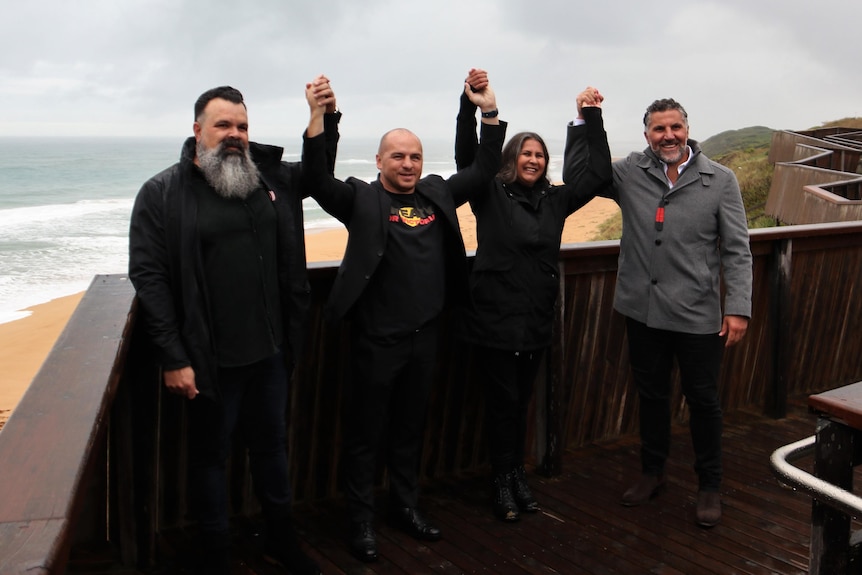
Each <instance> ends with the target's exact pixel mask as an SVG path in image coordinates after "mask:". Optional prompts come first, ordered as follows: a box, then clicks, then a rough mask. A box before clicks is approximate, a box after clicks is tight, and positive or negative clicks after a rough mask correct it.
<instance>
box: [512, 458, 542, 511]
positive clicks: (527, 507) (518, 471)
mask: <svg viewBox="0 0 862 575" xmlns="http://www.w3.org/2000/svg"><path fill="white" fill-rule="evenodd" d="M513 475H514V481H513V485H512V486H513V488H514V496H515V503H517V504H518V509H520V510H521V511H523V512H524V513H536V512H537V511H538V510H539V502H538V501H536V498H535V497H533V492H532V491H531V490H530V486H529V485H527V470H526V469H524V466H523V465H520V466H518V467H516V468H515V471H514V472H513Z"/></svg>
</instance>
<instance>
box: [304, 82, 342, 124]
mask: <svg viewBox="0 0 862 575" xmlns="http://www.w3.org/2000/svg"><path fill="white" fill-rule="evenodd" d="M305 99H306V100H307V101H308V106H309V108H310V109H311V114H312V115H314V113H315V112H325V113H327V114H331V113H333V112H335V110H336V106H335V92H334V91H333V89H332V86H330V85H329V78H327V77H326V76H324V75H323V74H321V75H320V76H318V77H317V78H315V79H314V80H312V81H311V82H309V83H308V84H306V85H305Z"/></svg>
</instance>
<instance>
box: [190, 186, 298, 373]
mask: <svg viewBox="0 0 862 575" xmlns="http://www.w3.org/2000/svg"><path fill="white" fill-rule="evenodd" d="M198 176H200V177H199V178H195V180H196V182H195V185H194V188H195V193H196V195H197V199H198V217H197V227H198V229H197V232H198V238H199V241H200V247H201V257H202V259H203V269H204V274H205V276H206V293H207V296H208V299H209V301H208V303H209V313H210V318H211V320H212V330H213V333H214V335H215V341H216V348H217V351H218V363H219V366H220V367H237V366H242V365H249V364H252V363H255V362H257V361H260V360H262V359H265V358H267V357H270V356H272V355H273V354H275V353H276V352H277V351H278V349H279V347H280V346H281V344H282V342H283V339H284V334H283V326H282V319H281V305H280V301H279V289H278V265H277V255H276V254H277V244H276V238H277V235H276V233H277V220H276V214H275V208H274V207H273V205H272V201H271V200H270V198H269V195H268V194H267V193H266V191H265V190H264V189H263V188H258V189H257V190H255V191H254V192H252V193H251V194H250V195H249V196H248V197H247V198H246V199H245V200H239V199H226V198H223V197H221V196H219V195H218V194H217V193H216V192H215V191H214V190H213V189H212V188H211V187H210V186H209V185H208V184H207V183H206V181H205V180H204V179H203V176H202V175H201V174H198Z"/></svg>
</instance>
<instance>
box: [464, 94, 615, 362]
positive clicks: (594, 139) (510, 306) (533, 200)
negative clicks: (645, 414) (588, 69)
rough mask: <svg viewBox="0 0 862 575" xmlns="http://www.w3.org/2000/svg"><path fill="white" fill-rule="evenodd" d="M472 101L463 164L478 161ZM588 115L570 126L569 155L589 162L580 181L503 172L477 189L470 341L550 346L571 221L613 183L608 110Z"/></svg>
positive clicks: (517, 347)
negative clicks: (530, 179) (510, 178)
mask: <svg viewBox="0 0 862 575" xmlns="http://www.w3.org/2000/svg"><path fill="white" fill-rule="evenodd" d="M470 106H472V104H470V103H469V101H467V102H466V105H465V103H464V101H463V98H462V110H461V113H460V114H459V115H458V124H457V135H456V140H455V141H456V148H455V157H456V164H457V165H458V166H459V167H463V166H465V165H467V164H469V162H471V161H472V156H473V149H474V146H475V138H476V115H475V107H472V109H471V108H470ZM584 117H585V120H586V125H585V126H580V127H578V128H575V129H573V130H571V131H570V132H569V136H568V138H567V140H566V157H567V158H572V159H573V160H574V161H577V162H579V163H581V164H582V165H583V164H586V171H585V172H584V173H583V174H582V175H581V177H579V178H577V180H576V181H574V182H571V181H569V182H567V183H565V184H563V185H549V184H548V182H547V181H545V180H544V179H543V180H541V181H540V182H539V183H537V184H536V185H535V186H534V187H533V189H529V188H526V187H525V186H522V185H521V184H519V183H517V181H516V182H513V183H511V184H507V183H504V182H502V181H501V180H500V178H499V176H498V177H496V178H494V180H493V181H492V182H491V183H490V184H488V185H486V186H484V187H482V188H479V189H477V190H475V191H474V193H473V195H472V197H471V199H470V205H471V207H472V208H473V213H474V214H475V215H476V235H477V241H478V247H477V250H476V257H475V259H474V261H473V268H472V271H471V274H470V301H471V307H470V309H469V310H468V311H467V313H466V314H465V315H464V325H463V326H462V327H463V330H462V335H463V336H464V337H465V339H467V340H468V341H471V342H473V343H476V344H479V345H483V346H485V347H491V348H495V349H503V350H510V351H531V350H536V349H540V348H542V347H545V346H547V345H548V344H549V343H550V341H551V332H552V326H553V320H554V304H555V302H556V300H557V294H558V293H559V289H560V284H559V267H558V265H559V264H558V262H559V255H560V239H561V237H562V233H563V226H564V225H565V221H566V218H567V217H568V216H569V215H570V214H572V213H573V212H574V211H575V210H577V209H579V208H581V207H582V206H583V205H584V204H586V203H587V202H588V201H590V200H591V199H592V198H593V197H594V196H595V194H596V191H597V190H598V188H599V187H600V186H603V185H607V183H609V182H610V181H611V158H610V151H609V149H608V142H607V136H606V134H605V131H604V126H603V123H602V115H601V109H599V108H584ZM584 140H586V143H585V142H584ZM575 159H576V160H575Z"/></svg>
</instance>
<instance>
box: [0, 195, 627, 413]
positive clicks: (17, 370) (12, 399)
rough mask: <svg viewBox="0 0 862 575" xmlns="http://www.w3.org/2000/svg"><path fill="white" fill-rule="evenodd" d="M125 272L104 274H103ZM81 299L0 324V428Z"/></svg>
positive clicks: (318, 240)
mask: <svg viewBox="0 0 862 575" xmlns="http://www.w3.org/2000/svg"><path fill="white" fill-rule="evenodd" d="M617 211H618V208H617V206H616V204H615V203H614V202H613V201H612V200H608V199H605V198H596V199H594V200H593V201H591V202H590V203H589V204H587V205H586V206H584V207H583V208H581V209H580V210H578V211H577V212H576V213H575V214H573V215H572V216H570V217H569V219H568V220H567V221H566V227H565V229H564V230H563V238H562V243H563V244H568V243H577V242H586V241H590V240H592V239H593V238H594V236H595V235H596V233H597V231H598V229H599V227H600V226H601V224H602V223H604V222H605V221H606V220H608V219H609V218H611V217H612V216H614V215H615V214H616V213H617ZM458 217H459V219H460V223H461V231H462V234H463V236H464V244H465V246H466V248H467V250H468V251H469V250H475V249H476V220H475V218H474V217H473V213H472V212H471V211H470V208H469V206H467V205H465V206H462V207H461V209H459V211H458ZM346 245H347V231H346V230H345V229H344V228H336V229H327V230H322V231H314V232H309V233H307V234H306V254H307V257H308V261H309V262H329V261H332V262H335V261H339V260H341V257H342V255H343V254H344V247H345V246H346ZM124 271H125V270H105V273H124ZM82 296H83V293H80V294H75V295H71V296H66V297H62V298H57V299H55V300H52V301H50V302H48V303H45V304H41V305H37V306H33V307H32V308H30V309H28V310H27V311H29V312H31V313H30V315H29V316H27V317H25V318H23V319H19V320H16V321H11V322H7V323H3V324H0V374H2V375H0V427H2V426H3V424H4V423H5V422H6V420H7V419H8V418H9V415H10V413H11V412H12V410H13V409H14V408H15V406H16V405H17V404H18V401H20V399H21V397H22V396H23V395H24V392H25V391H26V390H27V386H29V385H30V382H31V381H32V379H33V377H34V376H35V375H36V373H37V372H38V371H39V368H40V366H41V365H42V362H43V361H44V360H45V358H46V357H47V355H48V353H49V352H50V351H51V347H52V346H53V345H54V342H55V341H56V340H57V337H58V336H59V335H60V333H61V332H62V331H63V328H64V327H65V326H66V322H67V321H68V320H69V318H70V317H71V315H72V312H74V311H75V307H76V306H77V305H78V302H79V301H80V299H81V297H82Z"/></svg>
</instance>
